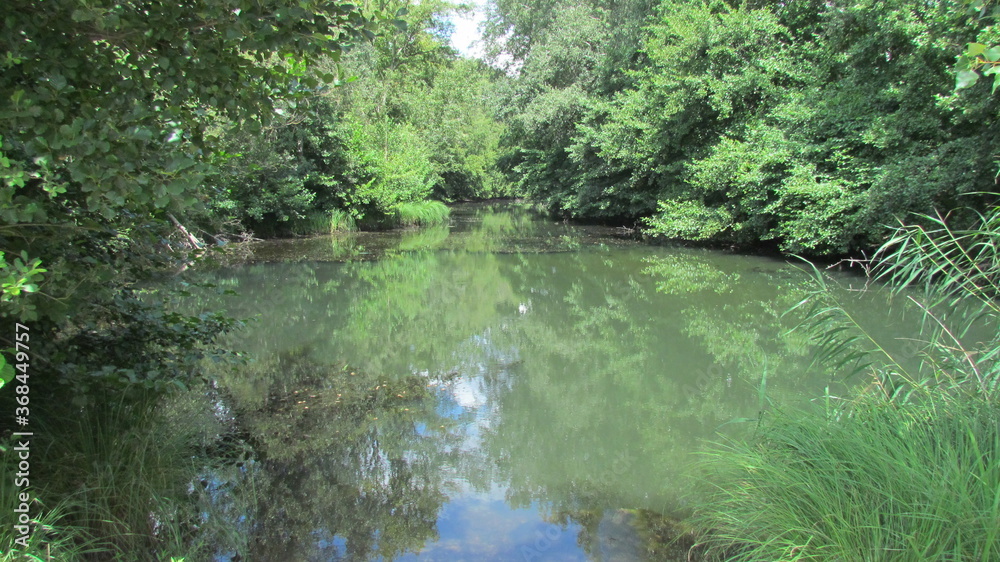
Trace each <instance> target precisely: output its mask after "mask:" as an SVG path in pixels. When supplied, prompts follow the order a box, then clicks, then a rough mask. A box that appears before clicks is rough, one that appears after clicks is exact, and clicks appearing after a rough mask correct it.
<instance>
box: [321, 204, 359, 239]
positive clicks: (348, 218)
mask: <svg viewBox="0 0 1000 562" xmlns="http://www.w3.org/2000/svg"><path fill="white" fill-rule="evenodd" d="M357 229H358V225H357V222H356V221H355V220H354V216H353V215H351V213H349V212H347V211H345V210H343V209H333V210H331V211H330V213H329V219H328V221H327V230H329V232H330V234H336V233H337V232H354V231H355V230H357Z"/></svg>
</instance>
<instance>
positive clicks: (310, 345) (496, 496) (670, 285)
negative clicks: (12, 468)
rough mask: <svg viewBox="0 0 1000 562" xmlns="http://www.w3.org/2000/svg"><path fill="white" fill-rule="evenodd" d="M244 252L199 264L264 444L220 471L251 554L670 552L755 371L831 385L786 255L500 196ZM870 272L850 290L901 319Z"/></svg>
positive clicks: (886, 328) (773, 378) (235, 411)
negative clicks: (236, 469)
mask: <svg viewBox="0 0 1000 562" xmlns="http://www.w3.org/2000/svg"><path fill="white" fill-rule="evenodd" d="M256 259H257V260H258V262H257V263H254V264H250V265H246V266H242V267H239V268H231V269H224V270H219V271H215V272H213V273H211V274H209V276H208V278H207V279H206V280H210V281H212V282H213V283H215V284H217V285H219V286H220V287H223V288H228V289H234V290H235V291H236V292H237V293H238V295H239V296H230V297H218V299H221V300H209V302H207V303H206V305H207V306H209V307H211V308H218V307H219V306H220V305H219V303H220V302H221V303H223V305H224V307H225V308H227V309H228V312H229V313H230V314H232V315H235V316H238V317H246V318H251V319H252V320H251V321H250V322H249V324H248V327H247V329H246V330H244V331H243V332H241V333H239V334H237V335H236V336H235V337H236V341H237V343H238V345H239V346H240V347H242V348H244V349H246V350H248V351H249V352H251V353H252V354H253V355H254V356H255V357H256V358H257V359H256V360H255V361H254V362H253V363H251V364H249V365H247V366H245V367H241V368H240V370H239V372H238V373H235V374H233V375H231V376H226V377H222V378H220V380H219V381H218V383H217V386H218V388H219V392H220V396H224V397H225V399H226V406H225V408H226V411H227V412H228V413H231V415H232V417H233V419H234V420H235V423H237V424H238V426H239V432H240V435H242V438H243V439H244V440H245V442H246V443H248V444H249V445H248V446H249V447H251V448H252V450H253V454H252V455H250V456H251V458H250V459H249V460H248V461H247V463H246V464H245V465H244V466H242V467H241V469H240V474H241V476H228V477H223V476H221V475H213V476H212V477H211V478H209V480H210V482H211V486H212V487H213V490H214V491H215V492H216V501H217V503H218V504H219V505H218V506H217V507H219V506H221V507H220V511H221V512H222V513H223V514H222V515H215V516H214V517H216V518H219V517H221V518H223V519H226V518H229V519H230V521H228V523H229V524H231V525H233V526H235V527H236V528H238V529H239V530H240V532H241V533H243V534H245V536H246V537H247V539H246V540H247V541H248V544H249V548H250V551H251V552H252V553H253V554H254V556H253V559H254V560H274V561H286V560H303V561H305V560H342V559H343V560H373V559H383V560H428V561H432V560H600V561H612V560H622V561H629V560H675V559H676V560H683V559H684V557H683V554H682V551H683V548H681V546H679V545H681V544H683V542H681V543H678V545H671V544H670V541H671V540H672V539H674V538H676V537H681V539H683V538H684V535H685V531H686V528H685V525H684V523H683V517H684V516H685V515H686V513H687V512H686V509H685V504H686V502H687V501H689V499H690V498H689V492H690V489H691V480H690V478H691V477H692V476H697V474H696V470H695V469H693V468H691V467H690V462H691V461H692V459H693V458H694V457H695V455H694V454H693V453H695V452H696V451H699V450H701V449H703V448H704V442H705V440H710V439H717V438H718V437H719V435H720V434H725V435H730V436H733V435H739V434H740V432H741V431H746V430H748V429H749V428H750V427H751V426H752V424H750V423H730V422H733V421H734V420H739V419H741V418H754V417H756V416H757V415H758V413H759V412H760V409H761V399H762V394H761V392H760V390H761V383H762V379H763V377H764V374H765V373H766V388H765V390H766V396H767V397H768V398H769V399H771V400H774V401H775V402H777V403H781V404H795V405H800V406H804V405H808V404H809V402H810V399H813V398H815V397H819V396H823V395H824V394H826V393H827V392H831V393H834V394H836V393H838V392H840V391H841V390H842V388H843V385H842V384H841V382H840V381H839V380H838V379H837V377H835V376H833V375H832V374H831V373H829V372H824V371H822V370H819V369H817V368H811V367H810V363H811V356H810V349H809V347H808V345H807V340H806V338H805V336H803V335H802V334H800V333H798V332H795V331H790V328H791V327H792V326H793V325H794V319H792V318H785V317H783V313H784V312H785V311H786V310H788V309H789V308H791V307H792V306H793V305H795V303H797V302H799V300H801V299H802V298H803V296H804V294H805V291H807V290H808V289H809V285H808V283H807V279H808V276H807V275H806V274H804V273H803V272H801V271H800V270H799V269H798V268H797V266H795V265H793V264H791V263H788V262H785V261H780V260H773V259H765V258H758V257H747V256H738V255H731V254H725V253H720V252H714V251H707V250H696V249H686V248H675V247H662V246H650V245H646V244H642V243H639V242H636V241H633V240H630V239H629V238H628V237H626V236H625V235H624V234H623V233H622V232H621V231H618V230H615V229H610V228H603V227H580V226H571V225H565V224H561V223H553V222H549V221H544V220H539V219H534V218H532V217H531V215H529V214H528V213H527V212H526V211H525V210H523V209H520V208H517V207H513V206H490V205H466V206H461V207H458V208H456V209H455V211H454V213H453V218H452V224H451V225H449V226H448V227H440V228H434V229H425V230H420V231H410V232H393V233H381V234H366V233H359V234H353V235H343V236H338V237H332V238H331V237H320V238H313V239H307V240H299V241H284V242H272V243H266V244H262V245H261V246H260V247H258V248H257V249H256ZM862 283H863V281H862V280H859V279H855V278H850V277H847V276H845V277H844V278H843V289H842V290H841V292H840V294H841V296H842V298H843V299H844V300H845V302H848V303H850V306H851V307H853V309H855V310H856V313H857V314H858V316H859V317H860V318H861V319H862V321H864V322H867V323H868V324H869V325H870V329H872V330H875V331H879V332H880V333H883V334H885V335H888V336H890V337H891V336H893V335H895V334H894V332H896V331H900V332H901V331H903V330H904V329H905V323H903V322H895V323H894V322H890V321H889V320H887V319H886V318H888V317H889V316H888V315H887V311H886V305H885V303H884V302H883V301H880V300H879V299H878V297H874V296H870V295H860V294H858V293H854V292H851V291H850V290H849V289H850V288H851V287H859V286H860V285H861V284H862ZM240 495H243V496H249V497H251V499H252V502H251V503H250V504H241V503H240V502H239V501H238V500H237V499H234V498H237V496H240ZM241 505H242V506H244V507H240V506H241ZM245 505H252V507H245ZM218 559H219V560H228V559H231V557H230V556H229V555H226V554H224V553H220V555H219V557H218Z"/></svg>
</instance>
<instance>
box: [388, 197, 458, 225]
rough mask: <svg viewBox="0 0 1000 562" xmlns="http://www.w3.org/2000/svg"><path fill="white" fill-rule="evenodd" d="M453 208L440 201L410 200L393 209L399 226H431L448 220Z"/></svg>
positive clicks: (394, 217) (395, 220)
mask: <svg viewBox="0 0 1000 562" xmlns="http://www.w3.org/2000/svg"><path fill="white" fill-rule="evenodd" d="M450 214H451V210H450V209H448V206H447V205H445V204H444V203H442V202H440V201H410V202H407V203H400V204H398V205H396V207H395V208H394V209H393V219H394V222H395V223H396V224H398V225H399V226H431V225H435V224H443V223H445V222H447V221H448V216H449V215H450Z"/></svg>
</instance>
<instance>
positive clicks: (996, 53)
mask: <svg viewBox="0 0 1000 562" xmlns="http://www.w3.org/2000/svg"><path fill="white" fill-rule="evenodd" d="M984 55H985V56H986V60H988V61H998V60H1000V47H993V48H991V49H988V50H987V51H986V53H984Z"/></svg>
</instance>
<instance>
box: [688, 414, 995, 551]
mask: <svg viewBox="0 0 1000 562" xmlns="http://www.w3.org/2000/svg"><path fill="white" fill-rule="evenodd" d="M998 453H1000V412H998V410H997V409H996V408H995V407H994V406H992V405H990V404H989V403H988V402H986V401H972V402H965V401H963V402H954V401H944V402H942V403H933V402H926V403H919V404H917V403H906V404H897V403H894V402H892V401H886V400H884V399H879V398H868V399H866V400H865V401H863V402H861V403H858V404H855V407H854V409H853V411H852V413H851V414H850V415H849V416H847V417H845V418H840V419H837V418H830V417H826V416H823V415H820V414H812V415H810V414H804V413H799V414H785V415H780V416H779V417H778V418H777V419H775V420H774V421H772V422H771V423H769V424H768V425H767V427H766V428H765V429H764V430H763V431H762V432H761V433H760V434H759V435H758V437H757V438H756V439H755V440H754V441H753V442H752V443H736V444H731V445H730V446H729V447H727V448H723V449H720V450H716V451H715V452H714V453H712V454H711V456H709V458H708V459H707V462H706V463H705V464H706V469H707V470H709V471H710V472H709V474H710V479H711V480H712V481H714V482H716V483H718V484H719V485H718V487H717V488H716V489H715V491H714V492H713V493H711V494H710V495H709V497H708V501H707V502H706V504H705V505H706V506H708V507H707V508H706V509H703V511H702V514H701V518H700V521H699V523H700V525H701V526H702V527H703V528H706V529H709V530H710V531H711V532H710V534H709V535H708V537H707V538H706V541H705V542H706V546H707V547H708V552H709V555H710V557H711V558H718V559H730V560H761V561H763V560H767V561H772V560H913V561H914V562H916V561H924V560H998V559H1000V526H998V525H997V522H998V521H1000V504H998V501H997V500H998V497H1000V496H998V495H997V494H998V492H997V490H1000V464H998V463H997V462H996V458H997V457H996V455H997V454H998Z"/></svg>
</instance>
